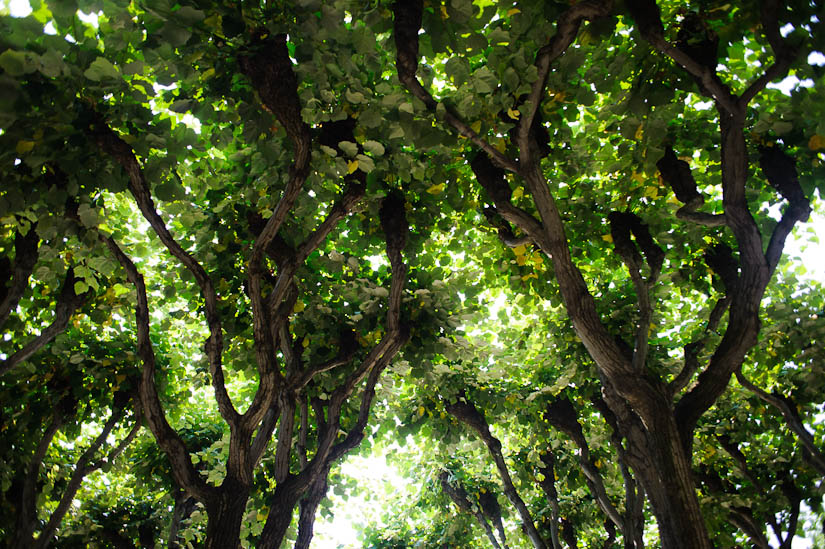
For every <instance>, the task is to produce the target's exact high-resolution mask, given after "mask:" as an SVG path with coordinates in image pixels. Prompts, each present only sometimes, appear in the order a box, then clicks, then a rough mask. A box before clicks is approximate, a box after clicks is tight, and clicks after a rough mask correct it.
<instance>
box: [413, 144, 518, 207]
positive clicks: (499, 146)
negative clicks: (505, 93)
mask: <svg viewBox="0 0 825 549" xmlns="http://www.w3.org/2000/svg"><path fill="white" fill-rule="evenodd" d="M493 147H495V148H496V150H497V151H498V152H500V153H502V154H504V151H505V150H507V142H506V141H505V140H504V139H499V140H497V141H496V142H495V143H494V144H493ZM408 204H409V202H408Z"/></svg>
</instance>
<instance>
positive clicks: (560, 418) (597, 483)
mask: <svg viewBox="0 0 825 549" xmlns="http://www.w3.org/2000/svg"><path fill="white" fill-rule="evenodd" d="M544 417H545V419H547V420H548V421H549V422H550V424H551V425H552V426H553V427H555V428H557V429H559V430H560V431H562V432H564V433H565V434H566V435H568V436H569V437H570V438H571V439H573V442H574V443H575V444H576V446H578V447H579V465H580V467H581V469H582V472H583V473H584V476H585V479H586V481H587V484H588V486H589V488H590V492H591V493H592V494H593V497H594V498H595V499H596V502H597V503H598V504H599V507H601V509H602V512H604V514H605V515H606V516H607V518H609V519H610V521H611V522H613V524H615V525H616V526H618V527H619V530H621V531H622V532H624V530H625V526H624V520H623V519H622V517H621V515H620V514H619V511H618V510H617V509H616V507H615V506H614V505H613V502H611V501H610V497H609V496H608V495H607V490H606V489H605V486H604V480H603V479H602V475H601V473H600V472H599V469H598V468H597V467H596V464H595V463H594V462H593V458H592V457H591V456H590V446H589V445H588V444H587V439H586V438H585V436H584V431H583V430H582V427H581V424H580V423H579V420H578V414H577V413H576V409H575V408H574V407H573V404H572V403H571V402H570V401H569V400H568V399H567V398H557V399H556V400H555V401H553V402H552V403H551V404H550V405H549V406H548V407H547V409H546V410H545V413H544Z"/></svg>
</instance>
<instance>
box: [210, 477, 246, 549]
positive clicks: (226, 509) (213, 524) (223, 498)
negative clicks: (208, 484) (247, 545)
mask: <svg viewBox="0 0 825 549" xmlns="http://www.w3.org/2000/svg"><path fill="white" fill-rule="evenodd" d="M248 499H249V488H248V487H246V486H244V485H243V484H241V483H240V482H238V481H236V480H232V479H231V478H230V477H227V478H226V480H224V482H223V484H222V485H221V487H220V490H218V494H217V496H216V497H215V498H214V499H213V500H212V501H209V502H207V504H206V513H207V515H208V516H209V520H208V522H207V523H206V543H205V544H204V547H205V549H237V548H240V535H241V522H242V521H243V517H244V513H245V512H246V502H247V500H248Z"/></svg>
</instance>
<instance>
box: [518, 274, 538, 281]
mask: <svg viewBox="0 0 825 549" xmlns="http://www.w3.org/2000/svg"><path fill="white" fill-rule="evenodd" d="M538 277H539V275H537V274H536V273H530V274H526V275H524V276H523V277H521V281H522V282H527V281H528V280H530V279H531V278H536V279H538Z"/></svg>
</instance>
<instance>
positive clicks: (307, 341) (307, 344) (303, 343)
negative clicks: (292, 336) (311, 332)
mask: <svg viewBox="0 0 825 549" xmlns="http://www.w3.org/2000/svg"><path fill="white" fill-rule="evenodd" d="M301 345H303V346H304V349H306V348H307V347H309V336H307V337H305V338H304V340H303V341H302V342H301Z"/></svg>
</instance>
